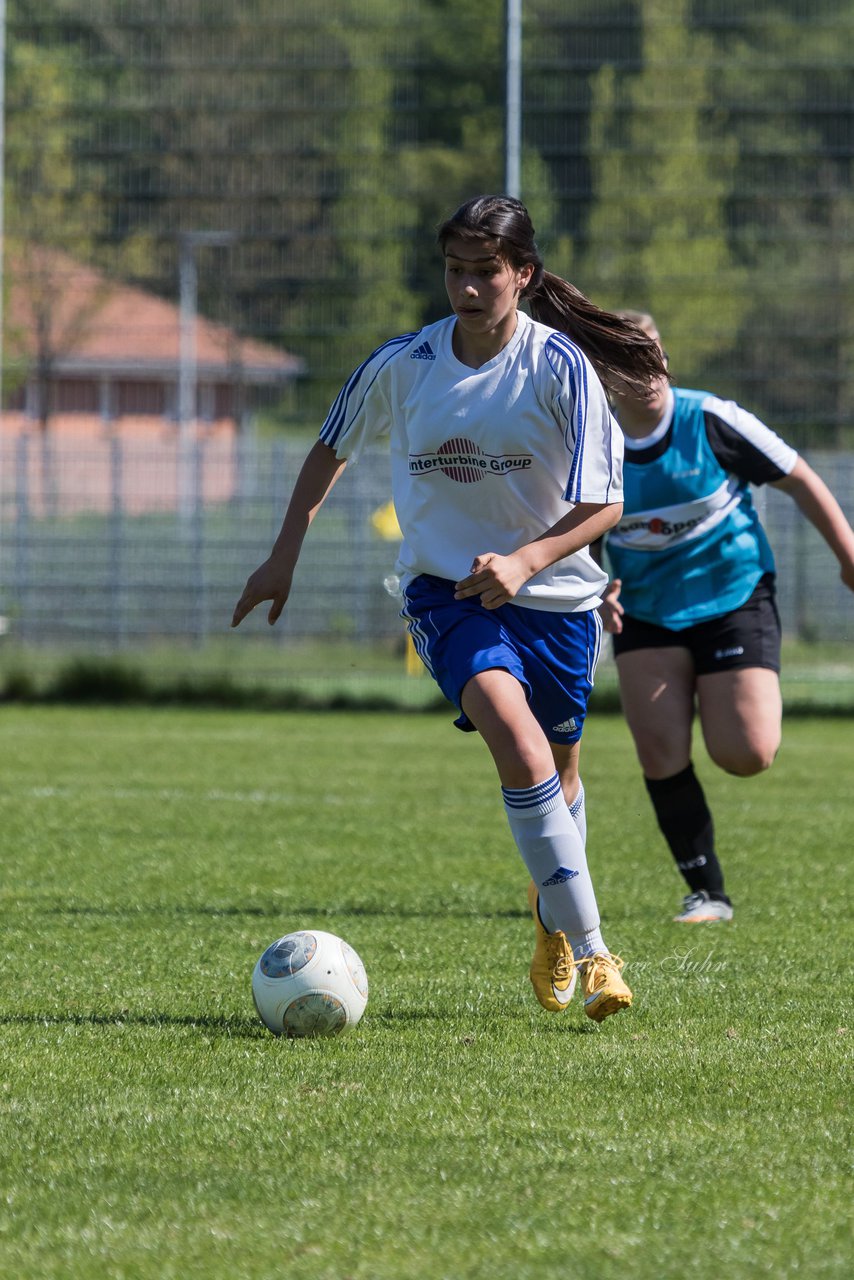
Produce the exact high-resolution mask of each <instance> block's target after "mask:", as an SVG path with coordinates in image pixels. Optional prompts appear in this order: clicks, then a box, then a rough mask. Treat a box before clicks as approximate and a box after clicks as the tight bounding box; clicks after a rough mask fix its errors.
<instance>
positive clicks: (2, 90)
mask: <svg viewBox="0 0 854 1280" xmlns="http://www.w3.org/2000/svg"><path fill="white" fill-rule="evenodd" d="M5 176H6V0H0V423H2V418H3V360H4V358H5V354H6V348H5V346H4V344H3V319H4V316H3V289H4V287H5V278H4V275H3V259H4V257H5V251H6V239H5V228H4V225H3V207H4V205H5V203H6V182H5Z"/></svg>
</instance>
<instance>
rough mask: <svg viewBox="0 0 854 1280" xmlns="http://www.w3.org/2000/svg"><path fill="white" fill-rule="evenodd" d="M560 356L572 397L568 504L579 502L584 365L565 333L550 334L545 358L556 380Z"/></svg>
mask: <svg viewBox="0 0 854 1280" xmlns="http://www.w3.org/2000/svg"><path fill="white" fill-rule="evenodd" d="M561 357H562V359H563V360H564V361H565V362H566V365H567V368H568V370H569V381H570V387H571V389H572V392H573V395H574V396H575V424H574V425H575V446H574V449H573V455H572V466H571V467H570V469H569V479H568V481H567V485H566V491H565V497H566V499H567V501H568V502H579V501H580V500H581V495H580V487H581V463H582V460H583V457H584V434H585V433H584V429H585V426H586V424H587V365H586V363H585V361H584V359H583V356H582V352H581V348H580V347H578V346H576V344H575V343H574V342H573V341H572V339H571V338H568V337H567V336H566V334H564V333H553V334H552V335H551V337H550V338H549V339H548V341H547V342H546V358H547V359H548V362H549V364H550V366H551V368H552V371H553V372H554V375H555V377H556V378H560V377H562V372H561V370H560V367H559V366H560V358H561ZM568 425H569V423H567V426H568Z"/></svg>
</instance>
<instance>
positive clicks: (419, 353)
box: [409, 342, 436, 360]
mask: <svg viewBox="0 0 854 1280" xmlns="http://www.w3.org/2000/svg"><path fill="white" fill-rule="evenodd" d="M409 359H410V360H435V359H436V355H435V353H434V351H433V350H432V348H431V346H430V343H429V342H422V343H421V346H420V347H416V348H415V350H414V351H412V352H410V354H409Z"/></svg>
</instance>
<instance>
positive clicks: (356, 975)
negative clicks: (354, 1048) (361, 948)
mask: <svg viewBox="0 0 854 1280" xmlns="http://www.w3.org/2000/svg"><path fill="white" fill-rule="evenodd" d="M252 997H253V999H254V1001H255V1008H256V1009H257V1010H258V1016H259V1017H260V1019H261V1021H262V1022H263V1023H264V1026H265V1027H268V1028H269V1029H270V1031H272V1032H273V1035H276V1036H291V1037H298V1036H335V1035H340V1034H341V1032H344V1031H352V1029H353V1027H355V1025H356V1023H357V1022H358V1021H359V1019H360V1018H361V1016H362V1014H363V1013H364V1012H365V1005H366V1004H367V1003H368V977H367V974H366V973H365V966H364V965H363V964H362V961H361V960H360V959H359V957H358V955H357V954H356V952H355V951H354V950H353V948H352V947H351V946H350V945H349V943H347V942H345V941H344V939H343V938H339V937H337V936H336V935H335V934H334V933H324V932H323V930H321V929H301V930H300V931H299V932H298V933H286V934H285V936H284V937H283V938H279V939H278V941H277V942H273V943H271V944H270V946H269V947H268V948H267V950H266V951H265V952H264V954H263V955H262V956H261V957H260V958H259V960H258V963H257V964H256V966H255V971H254V972H253V974H252Z"/></svg>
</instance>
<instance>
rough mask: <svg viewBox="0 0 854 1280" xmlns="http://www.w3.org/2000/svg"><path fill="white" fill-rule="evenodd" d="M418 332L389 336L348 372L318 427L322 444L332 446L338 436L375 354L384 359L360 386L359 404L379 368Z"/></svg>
mask: <svg viewBox="0 0 854 1280" xmlns="http://www.w3.org/2000/svg"><path fill="white" fill-rule="evenodd" d="M419 333H421V330H420V329H419V330H418V331H417V332H416V333H402V334H399V335H398V337H396V338H389V340H388V342H384V343H383V344H382V346H381V347H377V349H376V351H372V352H371V354H370V355H369V356H368V358H367V360H363V361H362V363H361V364H360V365H359V367H358V369H356V370H355V371H354V372H353V373H351V374H350V377H349V378H348V379H347V381H346V382H345V383H344V386H343V387H342V388H341V390H340V391H339V392H338V395H337V396H336V398H335V400H334V402H333V405H332V408H331V409H330V410H329V413H328V414H327V415H326V421H325V422H324V424H323V426H322V427H321V428H320V439H321V440H322V441H323V443H324V444H328V445H329V446H330V447H331V448H334V446H335V442H336V441H337V439H338V437H339V436H340V434H341V432H342V430H343V428H344V423H345V422H346V420H347V409H348V407H349V406H350V402H351V400H352V397H353V395H354V393H356V391H357V389H358V388H359V382H360V379H361V377H362V374H363V373H364V372H365V370H366V369H367V368H368V367H369V366H370V365H372V364H373V363H374V361H376V359H377V356H384V359H382V360H379V361H378V362H377V364H376V368H375V369H374V371H373V377H371V378H370V379H369V380H368V382H367V383H366V385H365V386H364V387H363V388H361V399H360V400H359V405H360V406H361V404H362V402H363V401H364V399H365V396H366V395H367V394H368V392H369V391H370V389H371V387H372V386H373V384H374V382H375V381H376V378H377V376H378V375H379V373H380V370H381V369H383V368H384V366H385V365H386V364H387V363H388V361H389V360H391V358H392V357H393V356H394V355H396V354H397V352H398V351H402V350H403V348H404V347H406V346H408V345H409V344H410V343H411V342H413V341H414V340H415V339H416V338H417V337H418V335H419Z"/></svg>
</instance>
